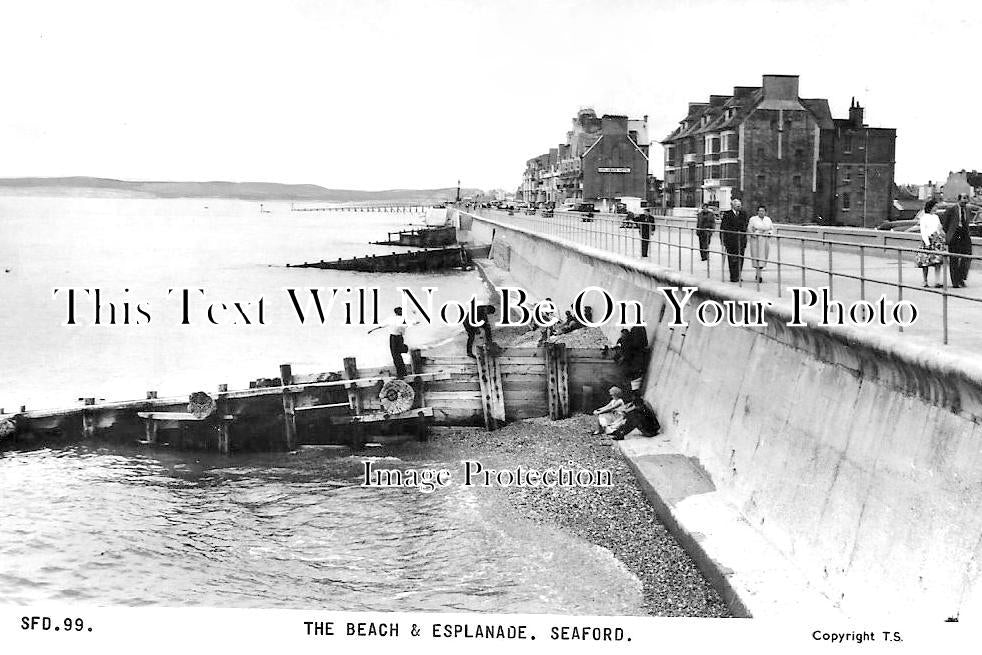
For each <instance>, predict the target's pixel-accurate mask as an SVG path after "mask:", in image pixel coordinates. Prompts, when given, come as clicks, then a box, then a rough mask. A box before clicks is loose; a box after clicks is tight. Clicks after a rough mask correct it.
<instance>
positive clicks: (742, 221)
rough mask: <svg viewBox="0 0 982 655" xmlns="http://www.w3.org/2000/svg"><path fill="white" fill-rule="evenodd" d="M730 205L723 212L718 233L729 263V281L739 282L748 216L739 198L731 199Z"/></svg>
mask: <svg viewBox="0 0 982 655" xmlns="http://www.w3.org/2000/svg"><path fill="white" fill-rule="evenodd" d="M730 207H731V209H728V210H727V211H725V212H723V216H722V220H720V223H719V234H720V240H721V241H722V242H723V248H725V249H726V260H727V262H728V263H729V265H730V282H739V281H740V274H741V272H742V271H743V253H744V251H745V250H746V249H747V223H748V222H749V221H750V217H749V216H747V212H745V211H743V209H742V207H743V203H742V202H740V201H739V200H733V202H731V203H730Z"/></svg>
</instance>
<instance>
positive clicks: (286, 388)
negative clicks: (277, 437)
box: [280, 364, 297, 450]
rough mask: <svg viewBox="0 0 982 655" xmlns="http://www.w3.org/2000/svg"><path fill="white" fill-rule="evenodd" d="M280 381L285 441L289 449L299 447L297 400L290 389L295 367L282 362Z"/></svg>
mask: <svg viewBox="0 0 982 655" xmlns="http://www.w3.org/2000/svg"><path fill="white" fill-rule="evenodd" d="M280 382H281V384H282V385H283V441H284V445H285V446H286V449H287V450H293V449H294V448H296V447H297V416H296V414H294V406H295V404H296V403H295V400H294V398H293V392H292V391H290V383H291V382H293V367H292V366H290V365H289V364H280Z"/></svg>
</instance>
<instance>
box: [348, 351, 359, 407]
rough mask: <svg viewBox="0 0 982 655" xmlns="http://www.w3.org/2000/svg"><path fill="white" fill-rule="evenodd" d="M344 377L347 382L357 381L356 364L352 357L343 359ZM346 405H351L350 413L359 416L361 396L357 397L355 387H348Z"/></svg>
mask: <svg viewBox="0 0 982 655" xmlns="http://www.w3.org/2000/svg"><path fill="white" fill-rule="evenodd" d="M344 376H345V377H346V378H348V379H349V380H357V379H358V362H357V361H356V360H355V358H354V357H345V358H344ZM348 404H349V405H351V411H352V412H354V413H355V414H361V412H362V405H361V396H359V395H358V391H357V388H356V387H348Z"/></svg>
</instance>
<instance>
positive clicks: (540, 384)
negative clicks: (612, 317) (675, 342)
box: [0, 344, 620, 454]
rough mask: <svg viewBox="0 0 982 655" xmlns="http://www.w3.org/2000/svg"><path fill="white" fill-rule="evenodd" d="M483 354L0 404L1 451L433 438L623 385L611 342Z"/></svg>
mask: <svg viewBox="0 0 982 655" xmlns="http://www.w3.org/2000/svg"><path fill="white" fill-rule="evenodd" d="M478 353H479V356H478V358H477V359H476V360H475V359H472V358H469V357H466V356H462V355H445V354H432V355H429V356H424V355H423V354H422V353H421V352H420V351H418V350H413V351H411V352H410V359H411V367H412V369H411V370H412V374H411V375H407V376H406V377H405V378H404V379H402V380H397V379H395V378H394V377H393V376H392V374H391V371H392V367H391V366H388V367H382V368H371V369H359V368H358V365H357V362H356V360H355V358H354V357H350V358H346V359H345V360H344V370H343V371H336V372H331V373H319V374H313V375H294V374H293V372H292V367H291V366H290V365H289V364H284V365H282V366H281V367H280V370H279V372H278V373H277V375H276V376H274V377H271V378H261V379H258V380H256V381H255V382H253V383H251V384H250V387H249V388H248V389H238V390H229V389H228V386H227V385H224V384H223V385H219V386H218V388H217V389H216V390H215V391H213V392H202V391H198V392H195V393H192V394H190V395H189V396H182V397H172V398H158V397H157V393H156V392H155V391H148V392H147V393H146V397H145V398H143V399H140V400H127V401H118V402H108V403H107V402H97V401H96V399H95V398H85V399H84V401H83V404H81V405H80V406H77V407H71V408H65V409H56V410H35V411H27V409H26V408H25V407H22V408H21V411H19V412H16V413H14V414H4V413H3V412H2V410H0V449H5V448H25V447H37V446H41V445H44V446H58V445H65V444H69V443H78V442H83V443H84V442H93V443H95V442H99V443H106V442H108V443H116V444H126V445H136V444H139V445H142V446H144V447H147V448H156V447H170V448H175V449H181V450H204V451H213V452H218V453H222V454H230V453H237V452H256V451H283V450H293V449H295V448H297V447H298V446H301V445H325V444H334V445H346V446H349V447H353V448H360V447H362V446H364V445H365V443H367V442H369V441H381V442H385V441H387V440H392V439H405V438H406V436H407V435H408V436H412V437H416V438H425V437H426V435H427V433H428V430H429V427H430V426H431V425H442V426H484V427H485V428H487V429H489V430H493V429H495V428H497V427H499V426H501V425H502V424H504V423H506V422H508V421H513V420H517V419H523V418H531V417H538V416H549V417H550V418H553V419H559V418H565V417H567V416H569V415H570V414H571V413H572V412H575V411H584V410H592V409H594V408H595V406H596V405H597V404H598V403H599V402H600V396H602V395H603V394H602V390H603V389H606V388H607V387H608V386H611V385H613V384H616V383H618V382H620V377H619V375H620V373H619V369H618V367H617V366H616V365H615V363H614V361H613V358H612V357H613V353H612V352H610V351H609V350H608V349H580V348H566V347H564V346H562V345H561V344H550V345H547V346H544V347H540V348H504V349H500V350H498V352H496V353H494V354H492V353H490V352H489V351H487V350H485V349H484V348H478Z"/></svg>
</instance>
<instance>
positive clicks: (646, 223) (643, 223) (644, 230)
mask: <svg viewBox="0 0 982 655" xmlns="http://www.w3.org/2000/svg"><path fill="white" fill-rule="evenodd" d="M634 221H635V222H636V223H637V224H638V227H639V228H640V229H641V256H642V257H647V256H648V246H649V245H650V244H651V224H652V223H654V222H655V217H654V216H652V215H651V214H649V213H648V210H647V209H643V210H641V213H640V214H638V215H637V216H636V217H635V218H634Z"/></svg>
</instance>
